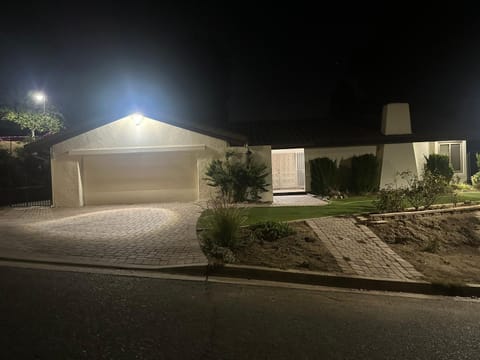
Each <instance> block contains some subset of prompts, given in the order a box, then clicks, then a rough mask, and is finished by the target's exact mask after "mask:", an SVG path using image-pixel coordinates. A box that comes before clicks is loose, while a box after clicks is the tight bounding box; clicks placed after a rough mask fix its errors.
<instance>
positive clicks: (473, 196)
mask: <svg viewBox="0 0 480 360" xmlns="http://www.w3.org/2000/svg"><path fill="white" fill-rule="evenodd" d="M457 201H458V202H461V201H480V191H464V192H459V193H458V197H457ZM451 202H452V196H451V195H444V196H440V198H439V200H438V201H437V204H445V203H451Z"/></svg>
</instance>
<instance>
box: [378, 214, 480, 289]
mask: <svg viewBox="0 0 480 360" xmlns="http://www.w3.org/2000/svg"><path fill="white" fill-rule="evenodd" d="M369 227H370V228H371V229H372V231H374V232H375V233H376V234H377V235H378V236H379V237H380V238H381V239H383V240H384V241H385V242H387V243H388V244H389V245H390V246H391V248H392V249H393V250H394V251H395V252H397V253H398V254H399V255H400V256H402V257H403V258H404V259H405V260H407V261H409V262H410V263H411V264H412V265H413V266H414V267H415V268H416V269H417V270H418V271H420V272H421V273H423V274H424V275H425V276H426V277H427V278H428V280H430V281H433V282H443V283H445V282H447V283H480V212H471V213H462V214H449V215H444V214H437V215H429V216H424V217H410V218H405V219H400V220H388V221H387V223H385V224H370V225H369Z"/></svg>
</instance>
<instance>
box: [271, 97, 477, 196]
mask: <svg viewBox="0 0 480 360" xmlns="http://www.w3.org/2000/svg"><path fill="white" fill-rule="evenodd" d="M381 134H382V135H383V139H384V140H387V139H388V138H393V141H392V142H391V143H379V144H372V145H361V146H338V147H316V146H313V147H305V148H293V149H273V150H272V159H273V162H272V175H273V191H274V192H275V193H282V192H296V191H306V192H309V191H310V190H311V187H310V184H311V174H310V160H313V159H316V158H322V157H326V158H329V159H331V160H334V161H336V162H337V163H341V162H342V161H344V160H347V159H349V158H351V157H353V156H360V155H366V154H372V155H375V156H376V157H377V159H378V160H379V162H380V188H384V187H386V186H389V185H397V186H403V185H406V184H405V181H404V180H403V179H401V178H400V177H399V173H401V172H403V171H410V172H411V173H412V174H413V175H417V176H422V173H423V169H424V166H425V163H426V158H428V156H429V155H430V154H443V155H447V156H448V157H449V159H450V164H451V166H452V168H453V170H454V178H455V179H456V180H458V181H459V182H466V181H467V177H468V162H467V142H466V140H462V139H453V140H442V141H408V142H403V141H400V142H396V140H397V139H399V138H400V139H405V138H408V137H409V135H411V134H412V129H411V120H410V110H409V106H408V104H404V103H400V104H388V105H385V107H384V109H383V114H382V123H381ZM299 159H302V160H301V161H300V160H299ZM297 169H300V170H297ZM300 178H301V179H300ZM294 179H300V180H297V181H294Z"/></svg>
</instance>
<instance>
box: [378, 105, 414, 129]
mask: <svg viewBox="0 0 480 360" xmlns="http://www.w3.org/2000/svg"><path fill="white" fill-rule="evenodd" d="M411 133H412V126H411V123H410V107H409V106H408V104H407V103H394V104H387V105H385V106H384V107H383V113H382V134H384V135H406V134H411Z"/></svg>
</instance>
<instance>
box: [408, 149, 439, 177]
mask: <svg viewBox="0 0 480 360" xmlns="http://www.w3.org/2000/svg"><path fill="white" fill-rule="evenodd" d="M432 144H433V143H431V142H428V141H424V142H415V143H413V150H414V151H415V163H416V165H417V174H418V176H421V175H422V173H423V168H424V167H425V163H426V160H425V157H427V158H428V155H430V154H433V153H434V149H433V148H432Z"/></svg>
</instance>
